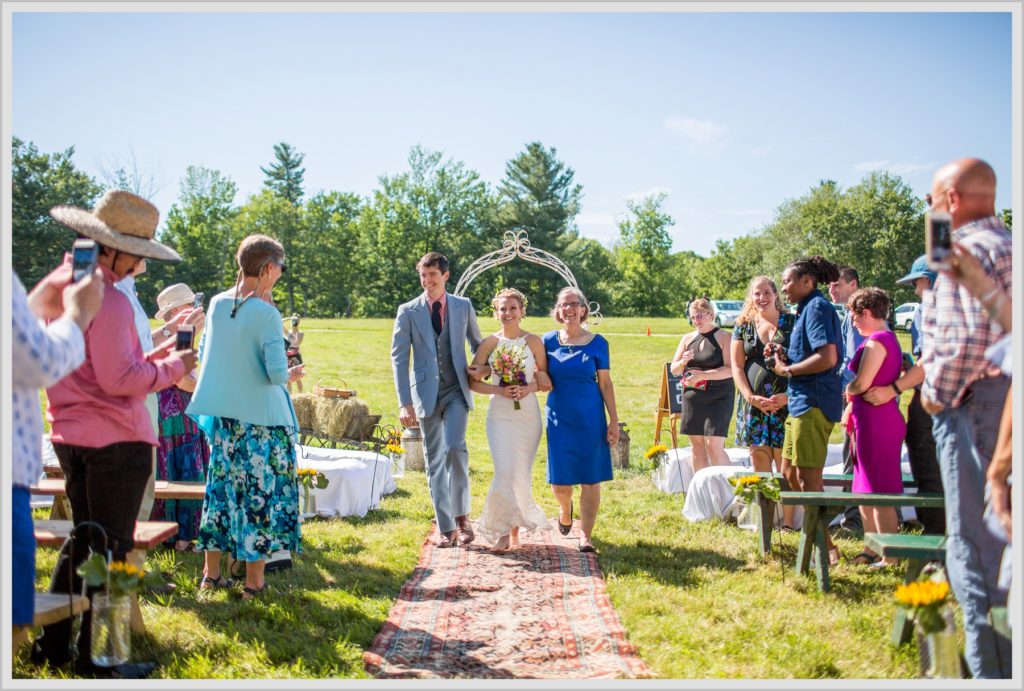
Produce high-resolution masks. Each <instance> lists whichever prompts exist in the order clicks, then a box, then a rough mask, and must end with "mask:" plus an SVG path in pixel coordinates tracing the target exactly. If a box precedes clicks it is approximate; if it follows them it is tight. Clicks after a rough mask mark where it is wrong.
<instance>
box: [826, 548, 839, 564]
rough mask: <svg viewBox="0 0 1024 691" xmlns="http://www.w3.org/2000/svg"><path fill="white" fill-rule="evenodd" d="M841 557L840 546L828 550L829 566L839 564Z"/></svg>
mask: <svg viewBox="0 0 1024 691" xmlns="http://www.w3.org/2000/svg"><path fill="white" fill-rule="evenodd" d="M839 557H840V554H839V548H838V547H832V548H831V549H829V551H828V565H829V566H839Z"/></svg>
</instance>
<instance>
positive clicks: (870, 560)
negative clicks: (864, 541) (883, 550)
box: [850, 550, 882, 566]
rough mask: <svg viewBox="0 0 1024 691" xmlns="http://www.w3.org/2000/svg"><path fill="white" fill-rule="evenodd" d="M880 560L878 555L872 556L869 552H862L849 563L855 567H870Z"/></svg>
mask: <svg viewBox="0 0 1024 691" xmlns="http://www.w3.org/2000/svg"><path fill="white" fill-rule="evenodd" d="M881 560H882V557H880V556H879V555H877V554H872V553H871V552H868V551H867V550H864V551H863V552H861V553H860V554H858V555H857V556H855V557H854V558H853V559H851V560H850V563H851V564H854V565H855V566H871V565H872V564H874V563H875V562H878V561H881Z"/></svg>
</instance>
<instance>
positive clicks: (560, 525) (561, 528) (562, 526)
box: [558, 499, 572, 535]
mask: <svg viewBox="0 0 1024 691" xmlns="http://www.w3.org/2000/svg"><path fill="white" fill-rule="evenodd" d="M570 530H572V499H570V500H569V525H565V524H564V523H562V521H561V520H559V521H558V532H560V533H561V534H562V535H568V534H569V531H570Z"/></svg>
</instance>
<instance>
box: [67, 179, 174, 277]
mask: <svg viewBox="0 0 1024 691" xmlns="http://www.w3.org/2000/svg"><path fill="white" fill-rule="evenodd" d="M50 215H51V216H52V217H53V219H54V220H55V221H57V222H58V223H61V224H63V225H65V226H67V227H68V228H71V229H72V230H74V231H75V232H78V233H81V234H82V235H85V236H86V237H89V238H92V239H93V240H95V241H96V242H98V243H99V244H101V245H103V246H104V247H108V248H110V249H112V250H117V251H118V252H126V253H128V254H134V255H135V256H136V257H147V258H149V259H163V260H166V261H181V256H180V255H179V254H178V253H177V252H175V251H174V250H173V249H171V248H170V247H168V246H167V245H164V244H162V243H159V242H157V241H156V240H154V239H153V236H154V235H156V226H157V223H158V222H159V221H160V212H159V211H157V210H156V207H155V206H153V205H152V204H151V203H149V202H148V201H146V200H145V199H143V198H142V197H140V196H138V195H135V194H132V193H131V192H125V191H123V190H110V191H109V192H107V193H106V194H105V195H103V198H102V199H100V201H99V202H98V203H97V204H96V208H94V209H93V210H92V211H86V210H85V209H79V208H78V207H76V206H55V207H53V208H52V209H50Z"/></svg>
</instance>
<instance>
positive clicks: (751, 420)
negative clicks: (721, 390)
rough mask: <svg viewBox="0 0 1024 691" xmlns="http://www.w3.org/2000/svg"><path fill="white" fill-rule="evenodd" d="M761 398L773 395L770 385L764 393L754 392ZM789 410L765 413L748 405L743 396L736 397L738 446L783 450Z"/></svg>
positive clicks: (782, 409)
mask: <svg viewBox="0 0 1024 691" xmlns="http://www.w3.org/2000/svg"><path fill="white" fill-rule="evenodd" d="M754 393H755V394H757V395H760V396H766V397H769V396H771V395H772V389H771V386H770V385H767V386H765V387H764V390H763V391H755V392H754ZM787 417H789V408H788V407H786V406H783V407H782V408H780V409H779V410H777V411H776V412H774V413H765V412H763V411H761V410H758V409H757V408H755V407H754V406H752V405H750V404H749V403H747V401H746V399H745V398H743V396H737V397H736V444H737V445H738V446H748V447H749V446H767V447H768V448H772V449H781V448H782V440H783V439H784V438H785V436H786V427H785V425H786V418H787Z"/></svg>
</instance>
